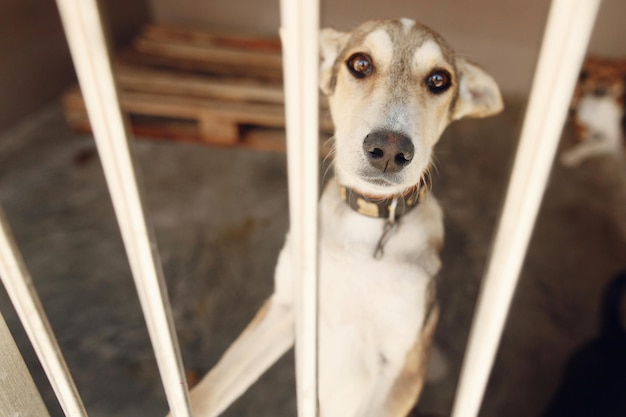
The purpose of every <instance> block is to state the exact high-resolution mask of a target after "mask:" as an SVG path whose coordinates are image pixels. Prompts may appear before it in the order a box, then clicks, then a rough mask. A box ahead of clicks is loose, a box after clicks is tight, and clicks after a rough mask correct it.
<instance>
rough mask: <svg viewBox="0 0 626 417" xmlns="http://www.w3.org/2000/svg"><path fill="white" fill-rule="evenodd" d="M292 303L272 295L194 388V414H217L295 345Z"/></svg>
mask: <svg viewBox="0 0 626 417" xmlns="http://www.w3.org/2000/svg"><path fill="white" fill-rule="evenodd" d="M293 341H294V334H293V312H292V308H291V305H285V304H280V303H279V302H276V300H275V297H270V298H269V299H268V300H267V301H266V302H265V304H264V305H263V307H261V309H260V310H259V311H258V313H257V314H256V316H255V317H254V319H253V320H252V322H251V323H250V324H249V325H248V326H247V327H246V329H245V330H244V331H243V333H241V335H240V336H239V337H238V338H237V340H235V342H234V343H233V344H232V345H231V346H230V347H229V348H228V350H227V351H226V353H224V355H223V356H222V358H221V359H220V360H219V362H218V363H217V365H215V367H214V368H213V369H211V371H210V372H209V373H208V374H207V375H206V376H205V377H204V378H203V379H202V380H201V381H200V383H199V384H198V385H197V386H196V387H195V388H194V389H192V391H191V407H192V410H193V413H194V416H197V417H215V416H218V415H219V414H220V413H222V412H223V411H224V410H225V409H226V408H228V406H230V404H232V403H233V402H234V401H235V400H236V399H237V398H238V397H239V396H240V395H242V394H243V393H244V392H245V391H246V390H247V389H248V387H249V386H250V385H252V384H253V383H254V382H255V381H256V380H257V379H258V378H259V377H260V376H261V375H262V374H263V372H265V370H267V369H268V368H269V367H270V366H271V365H272V364H274V362H276V361H277V360H278V359H279V358H280V357H281V356H282V355H283V354H284V353H285V352H286V351H287V350H288V349H289V348H290V347H291V346H292V345H293Z"/></svg>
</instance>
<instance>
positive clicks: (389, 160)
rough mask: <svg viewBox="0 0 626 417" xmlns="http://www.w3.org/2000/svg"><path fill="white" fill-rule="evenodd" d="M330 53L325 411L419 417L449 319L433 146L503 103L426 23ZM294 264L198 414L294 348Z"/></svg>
mask: <svg viewBox="0 0 626 417" xmlns="http://www.w3.org/2000/svg"><path fill="white" fill-rule="evenodd" d="M321 53H322V64H321V73H320V86H321V89H322V91H323V92H324V93H325V94H326V95H327V96H328V100H329V103H330V111H331V115H332V118H333V121H334V124H335V126H336V132H335V149H336V155H335V162H334V165H335V173H336V175H335V179H334V180H331V181H330V182H329V183H328V184H327V186H326V188H325V190H324V193H323V195H322V198H321V202H320V216H321V219H320V254H319V259H320V282H319V289H320V305H319V409H320V415H321V416H322V417H405V416H406V414H407V413H408V412H409V411H410V410H411V408H412V407H413V405H414V404H415V402H416V401H417V399H418V397H419V394H420V391H421V389H422V386H423V380H424V374H425V370H426V363H427V358H428V352H429V348H430V345H431V341H432V338H433V333H434V331H435V325H436V322H437V317H438V307H437V302H436V298H435V275H436V274H437V272H438V270H439V267H440V261H439V251H440V248H441V246H442V244H443V223H442V212H441V209H440V207H439V205H438V204H437V201H436V200H435V198H434V197H433V196H432V195H429V194H428V191H429V189H428V183H429V181H428V175H429V169H430V166H431V160H432V154H433V147H434V145H435V144H436V143H437V141H438V140H439V137H440V135H441V134H442V132H443V131H444V129H445V128H446V126H447V125H448V124H449V123H450V122H451V121H453V120H457V119H460V118H462V117H485V116H490V115H493V114H496V113H498V112H500V111H501V109H502V99H501V96H500V92H499V89H498V87H497V85H496V83H495V82H494V80H493V79H492V78H491V77H490V76H489V75H488V74H486V73H485V72H484V71H483V70H481V69H480V68H479V67H477V66H475V65H474V64H471V63H469V62H467V61H466V60H465V59H463V58H461V57H459V56H457V55H455V53H454V52H453V50H452V49H451V48H450V47H449V46H448V44H447V43H446V42H445V41H444V39H443V38H442V37H441V36H440V35H438V34H437V33H435V32H433V31H432V30H431V29H429V28H427V27H426V26H423V25H421V24H419V23H416V22H414V21H413V20H409V19H398V20H395V19H388V20H377V21H368V22H366V23H364V24H362V25H361V26H359V27H357V28H356V29H355V30H354V31H352V32H349V33H342V32H338V31H335V30H332V29H325V30H324V31H323V32H322V34H321ZM290 257H291V245H290V240H289V237H288V238H287V241H286V243H285V246H284V248H283V250H282V252H281V254H280V257H279V260H278V265H277V267H276V274H275V290H274V293H273V294H272V296H271V297H270V298H269V299H268V300H267V301H266V303H265V304H264V306H263V307H262V308H261V310H260V311H259V312H258V313H257V315H256V317H255V318H254V319H253V320H252V322H251V323H250V324H249V325H248V327H247V328H246V329H245V330H244V332H243V333H242V334H241V335H240V336H239V338H238V339H237V340H236V341H235V342H234V343H233V345H232V346H231V347H230V348H229V349H228V350H227V351H226V353H225V354H224V356H223V357H222V358H221V360H220V361H219V363H218V364H217V365H216V366H215V367H214V368H213V369H212V370H211V371H210V372H209V373H208V375H207V376H206V377H204V379H202V381H201V382H200V383H199V384H198V385H197V386H196V387H195V388H194V389H193V390H192V392H191V401H192V407H193V411H194V415H195V416H197V417H214V416H217V415H219V414H220V413H221V412H222V411H223V410H225V409H226V408H227V407H228V406H229V405H230V404H231V403H232V402H233V401H234V400H235V399H236V398H237V397H239V396H240V395H241V394H242V393H243V392H244V391H245V390H246V389H247V388H248V387H249V386H250V385H251V384H252V383H254V382H255V381H256V380H257V378H259V376H260V375H261V374H262V373H263V372H264V371H265V370H266V369H267V368H268V367H270V366H271V365H272V364H273V363H274V362H275V361H276V360H277V359H278V358H279V357H280V356H282V355H283V354H284V353H285V352H286V351H287V350H288V349H289V348H290V347H291V346H292V344H293V341H294V323H293V321H294V318H293V289H292V287H293V276H292V273H291V258H290Z"/></svg>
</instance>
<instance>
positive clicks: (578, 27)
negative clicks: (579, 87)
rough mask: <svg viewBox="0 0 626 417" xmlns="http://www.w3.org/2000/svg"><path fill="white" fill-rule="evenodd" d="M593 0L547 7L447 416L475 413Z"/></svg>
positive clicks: (563, 114)
mask: <svg viewBox="0 0 626 417" xmlns="http://www.w3.org/2000/svg"><path fill="white" fill-rule="evenodd" d="M599 4H600V1H599V0H554V1H553V2H552V5H551V7H550V12H549V15H548V22H547V26H546V30H545V33H544V39H543V43H542V46H541V52H540V55H539V60H538V63H537V68H536V72H535V78H534V80H533V86H532V90H531V95H530V99H529V104H528V109H527V111H526V116H525V119H524V124H523V127H522V131H521V136H520V143H519V145H518V150H517V153H516V157H515V162H514V165H513V172H512V175H511V179H510V182H509V187H508V191H507V196H506V200H505V204H504V208H503V211H502V214H501V217H500V223H499V225H498V230H497V233H496V237H495V243H494V247H493V251H492V254H491V258H490V260H489V263H488V266H487V270H486V271H487V272H486V275H485V278H484V282H483V285H482V288H481V292H480V296H479V300H478V305H477V309H476V313H475V315H474V320H473V324H472V328H471V332H470V338H469V343H468V347H467V350H466V352H465V359H464V363H463V367H462V370H461V377H460V381H459V385H458V389H457V394H456V400H455V403H454V407H453V410H452V416H453V417H475V416H477V415H478V411H479V409H480V405H481V403H482V399H483V396H484V393H485V388H486V385H487V381H488V378H489V374H490V371H491V368H492V366H493V361H494V357H495V354H496V351H497V348H498V344H499V342H500V337H501V334H502V330H503V327H504V322H505V320H506V316H507V314H508V310H509V307H510V304H511V299H512V296H513V292H514V290H515V286H516V284H517V280H518V277H519V273H520V270H521V267H522V263H523V260H524V257H525V254H526V250H527V247H528V242H529V240H530V236H531V233H532V229H533V226H534V223H535V219H536V217H537V213H538V211H539V206H540V204H541V199H542V198H543V193H544V191H545V187H546V183H547V180H548V175H549V173H550V168H551V166H552V161H553V159H554V155H555V152H556V148H557V145H558V142H559V138H560V134H561V131H562V129H563V125H564V123H565V119H566V116H567V110H568V107H569V101H570V100H571V97H572V92H573V91H574V87H575V84H576V79H577V77H578V72H579V69H580V67H581V64H582V60H583V57H584V53H585V50H586V47H587V44H588V42H589V37H590V35H591V31H592V29H593V24H594V21H595V17H596V14H597V11H598V7H599Z"/></svg>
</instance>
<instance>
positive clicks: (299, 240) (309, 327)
mask: <svg viewBox="0 0 626 417" xmlns="http://www.w3.org/2000/svg"><path fill="white" fill-rule="evenodd" d="M280 9H281V24H282V27H281V39H282V43H283V69H284V79H285V81H284V82H285V111H286V121H287V127H286V129H287V156H288V171H289V212H290V219H291V222H290V223H291V224H290V234H291V241H292V248H293V254H292V255H293V260H294V262H293V276H294V278H296V279H297V281H296V282H297V283H296V285H295V286H294V288H295V289H294V291H295V293H294V301H295V304H294V306H295V311H294V313H295V324H296V329H295V331H296V333H295V335H296V337H295V353H296V392H297V404H298V416H299V417H315V416H317V302H318V301H317V299H318V294H317V292H318V288H317V273H318V239H317V218H318V212H317V204H318V196H319V189H318V188H319V185H318V181H319V127H318V126H319V124H318V117H319V115H318V67H319V42H318V38H319V1H317V0H306V1H304V0H303V1H291V0H282V1H281V3H280Z"/></svg>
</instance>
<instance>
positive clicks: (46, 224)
mask: <svg viewBox="0 0 626 417" xmlns="http://www.w3.org/2000/svg"><path fill="white" fill-rule="evenodd" d="M507 101H508V107H507V110H506V111H505V112H504V113H503V114H502V115H500V116H498V117H495V118H491V119H487V120H482V121H476V120H467V121H461V122H457V123H456V124H454V125H452V126H451V127H450V128H449V129H448V130H447V131H446V133H445V134H444V138H443V139H442V141H441V143H440V145H439V146H438V151H437V160H438V163H437V167H438V169H437V173H436V175H435V178H434V193H435V194H436V195H437V197H438V198H439V200H440V202H441V204H442V206H443V208H444V212H445V214H446V233H447V239H446V246H445V249H444V251H443V254H442V258H443V265H444V266H443V268H442V271H441V274H440V277H439V281H440V284H439V288H440V290H439V294H440V300H441V305H442V318H441V322H440V325H439V328H438V330H437V335H436V349H437V356H438V359H437V360H436V361H435V362H436V364H435V365H436V370H437V371H438V372H437V375H433V376H432V377H431V378H430V379H429V382H428V384H427V386H426V389H425V391H424V394H423V397H422V400H421V403H420V410H421V411H422V412H424V413H426V414H429V415H435V416H446V415H448V414H449V412H450V408H451V405H452V399H453V395H454V390H455V385H456V381H457V379H458V374H459V370H460V366H461V359H462V355H463V351H464V348H465V343H466V339H467V335H468V331H469V326H470V323H471V318H472V312H473V308H474V304H475V300H476V296H477V293H478V290H479V283H480V279H481V276H482V273H483V268H484V266H485V262H486V259H487V256H488V254H489V250H490V245H491V240H492V237H493V233H494V228H495V226H496V222H497V219H498V215H499V210H500V207H501V205H502V201H503V196H504V191H505V189H506V180H507V179H508V174H509V171H510V164H511V161H512V159H513V152H514V149H515V143H516V139H517V137H518V135H519V128H520V125H521V120H522V116H523V101H522V100H515V99H512V100H507ZM564 136H565V137H564V140H563V142H564V143H565V145H564V146H567V145H568V144H569V143H570V141H571V138H570V136H571V133H570V132H569V129H566V132H565V135H564ZM136 144H137V146H136V151H137V156H138V162H139V165H140V167H141V171H142V173H143V179H144V184H145V187H146V189H147V197H148V198H147V204H148V207H149V211H150V214H151V217H152V220H153V222H154V227H155V230H156V235H157V240H158V245H159V248H160V251H161V257H162V260H163V265H164V270H165V276H166V278H167V282H168V287H169V291H170V297H171V299H172V303H173V308H174V315H175V319H176V325H177V330H178V333H179V337H180V343H181V347H182V350H183V356H184V363H185V366H186V368H187V369H190V370H198V371H200V372H204V371H206V370H207V369H209V368H210V367H211V366H212V365H213V363H214V362H215V361H216V360H217V359H218V357H219V355H220V354H221V352H222V351H223V350H224V349H225V348H226V347H227V346H228V344H229V343H230V342H231V341H232V340H233V339H234V337H235V336H236V335H237V334H238V333H239V332H240V331H241V329H242V328H243V327H244V326H245V324H246V323H247V322H248V321H249V320H250V318H251V317H252V316H253V314H254V312H255V311H256V309H257V308H258V307H259V306H260V304H261V303H262V301H263V300H264V298H265V297H267V296H268V295H269V294H270V293H271V290H272V272H273V268H274V262H275V259H276V255H277V253H278V251H279V249H280V247H281V245H282V241H283V238H284V234H285V232H286V230H287V227H288V214H287V194H286V189H287V183H286V164H285V157H284V155H279V154H272V153H262V152H253V151H249V150H237V149H216V148H209V147H205V146H200V145H194V144H182V143H172V142H164V141H151V140H138V141H137V142H136ZM624 171H625V170H624V167H623V166H622V165H620V164H619V163H618V162H616V161H614V160H612V159H610V158H603V159H597V160H594V161H590V162H588V163H586V164H585V165H583V166H582V167H580V168H578V169H565V168H562V167H560V166H558V165H557V166H555V169H554V170H553V173H552V175H551V180H550V184H549V187H548V191H547V194H546V198H545V200H544V203H543V206H542V209H541V213H540V217H539V220H538V223H537V227H536V231H535V234H534V237H533V239H532V243H531V246H530V252H529V255H528V257H527V260H526V262H525V266H524V270H523V273H522V276H521V280H520V284H519V287H518V291H517V293H516V295H515V299H514V302H513V306H512V311H511V315H510V317H509V319H508V321H507V327H506V331H505V333H504V336H503V340H502V345H501V348H500V350H499V353H498V356H497V359H496V363H495V368H494V371H493V374H492V376H491V380H490V384H489V388H488V390H487V395H486V397H485V400H484V405H483V409H482V412H481V416H483V417H492V416H493V417H496V416H503V415H506V416H507V417H522V416H525V417H526V416H537V415H538V414H539V413H540V411H541V410H542V409H543V408H544V407H545V404H546V403H547V401H548V400H549V399H550V397H551V395H552V394H553V392H554V390H555V389H556V387H557V385H558V383H559V380H560V376H561V371H562V368H563V365H564V363H565V361H566V360H567V357H568V356H569V355H570V354H571V353H572V351H573V350H574V349H575V348H576V347H577V346H579V345H581V344H582V343H583V342H584V341H586V340H588V339H589V338H591V337H593V336H594V335H595V334H596V332H597V310H598V302H599V297H600V294H601V291H602V289H603V287H604V285H605V283H606V282H607V281H608V280H609V279H610V278H611V276H612V275H613V274H614V273H615V272H616V271H618V270H619V269H622V268H624V267H626V218H625V217H626V212H625V211H624V209H623V208H624V207H625V204H626V175H625V174H624ZM0 202H1V203H2V205H3V206H4V208H5V210H6V212H7V215H8V218H9V219H10V222H11V224H12V226H13V229H14V232H15V235H16V237H17V240H18V243H19V245H20V247H21V249H22V251H23V254H24V256H25V259H26V261H27V264H28V266H29V269H30V271H31V273H32V275H33V279H34V282H35V285H36V287H37V289H38V291H39V293H40V295H41V298H42V300H43V304H44V307H45V309H46V311H47V313H48V315H49V318H50V321H51V323H52V326H53V327H54V329H55V331H56V332H57V336H58V338H59V342H60V344H61V347H62V348H63V351H64V353H65V357H66V360H67V362H68V364H69V367H70V369H71V370H72V372H73V374H74V377H75V380H76V384H77V386H78V389H79V391H80V392H81V394H82V396H83V400H84V402H85V405H86V407H87V410H88V412H89V415H90V416H92V417H100V416H103V417H104V416H138V417H141V416H160V415H164V414H165V412H166V408H167V407H166V403H165V399H164V394H163V391H162V388H161V386H160V381H159V377H158V372H157V369H156V365H155V362H154V357H153V354H152V351H151V348H150V343H149V340H148V337H147V332H146V329H145V324H144V321H143V318H142V315H141V312H140V309H139V306H138V302H137V296H136V292H135V289H134V284H133V281H132V277H131V275H130V271H129V267H128V263H127V261H126V258H125V254H124V249H123V246H122V242H121V238H120V234H119V231H118V228H117V224H116V221H115V217H114V214H113V209H112V206H111V203H110V198H109V196H108V193H107V190H106V186H105V182H104V177H103V174H102V170H101V166H100V164H99V160H98V157H97V154H96V151H95V147H94V143H93V139H92V138H91V137H89V136H84V135H76V134H74V133H72V132H70V131H69V130H68V128H67V127H66V125H65V122H64V119H63V115H62V111H61V109H60V106H59V105H57V104H54V105H51V106H50V107H48V108H46V109H43V110H42V111H41V112H38V113H36V114H33V115H32V117H29V118H28V119H27V120H25V121H24V122H23V123H21V124H20V125H18V126H16V127H15V128H13V129H11V130H9V131H7V132H5V133H4V134H3V135H2V136H1V137H0ZM0 310H1V311H2V314H3V315H4V317H5V319H6V321H7V323H8V324H9V327H10V328H11V329H12V331H13V333H14V336H15V338H16V340H17V342H18V344H19V345H20V346H21V348H22V352H23V355H24V357H25V359H26V361H27V363H28V364H29V367H30V368H31V370H32V373H33V375H34V378H35V380H36V381H37V383H38V384H39V385H40V386H41V390H42V394H43V396H44V399H45V400H46V402H47V404H48V406H49V408H50V411H51V415H52V416H61V415H62V413H61V411H60V409H59V407H58V405H57V404H56V401H55V399H54V396H53V394H52V393H51V392H50V389H49V386H48V384H47V382H46V379H45V377H44V376H43V374H42V371H41V369H40V367H39V365H38V364H37V360H36V358H35V356H34V353H33V351H32V349H31V348H30V347H29V344H28V342H27V340H26V337H25V335H24V333H23V330H22V328H21V326H20V324H19V321H18V320H17V318H16V316H15V313H14V311H13V310H12V307H11V304H10V301H9V300H8V298H7V296H6V294H5V293H4V292H3V290H2V291H0ZM292 361H293V358H292V355H291V354H289V355H287V357H285V358H284V359H283V360H281V361H280V362H279V363H278V364H277V365H276V366H275V367H274V368H272V370H270V371H269V372H268V373H267V374H266V375H265V376H264V377H263V378H262V380H261V381H260V382H259V383H258V384H256V385H255V386H254V387H253V388H252V389H251V390H250V391H249V392H248V393H247V394H246V395H245V396H244V397H243V398H242V399H241V400H239V401H238V402H237V403H236V404H235V405H234V406H233V407H232V408H231V409H230V410H229V411H228V412H227V413H226V414H225V416H228V417H247V416H256V417H261V416H281V417H282V416H294V415H295V398H294V388H293V385H294V378H293V366H292Z"/></svg>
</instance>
